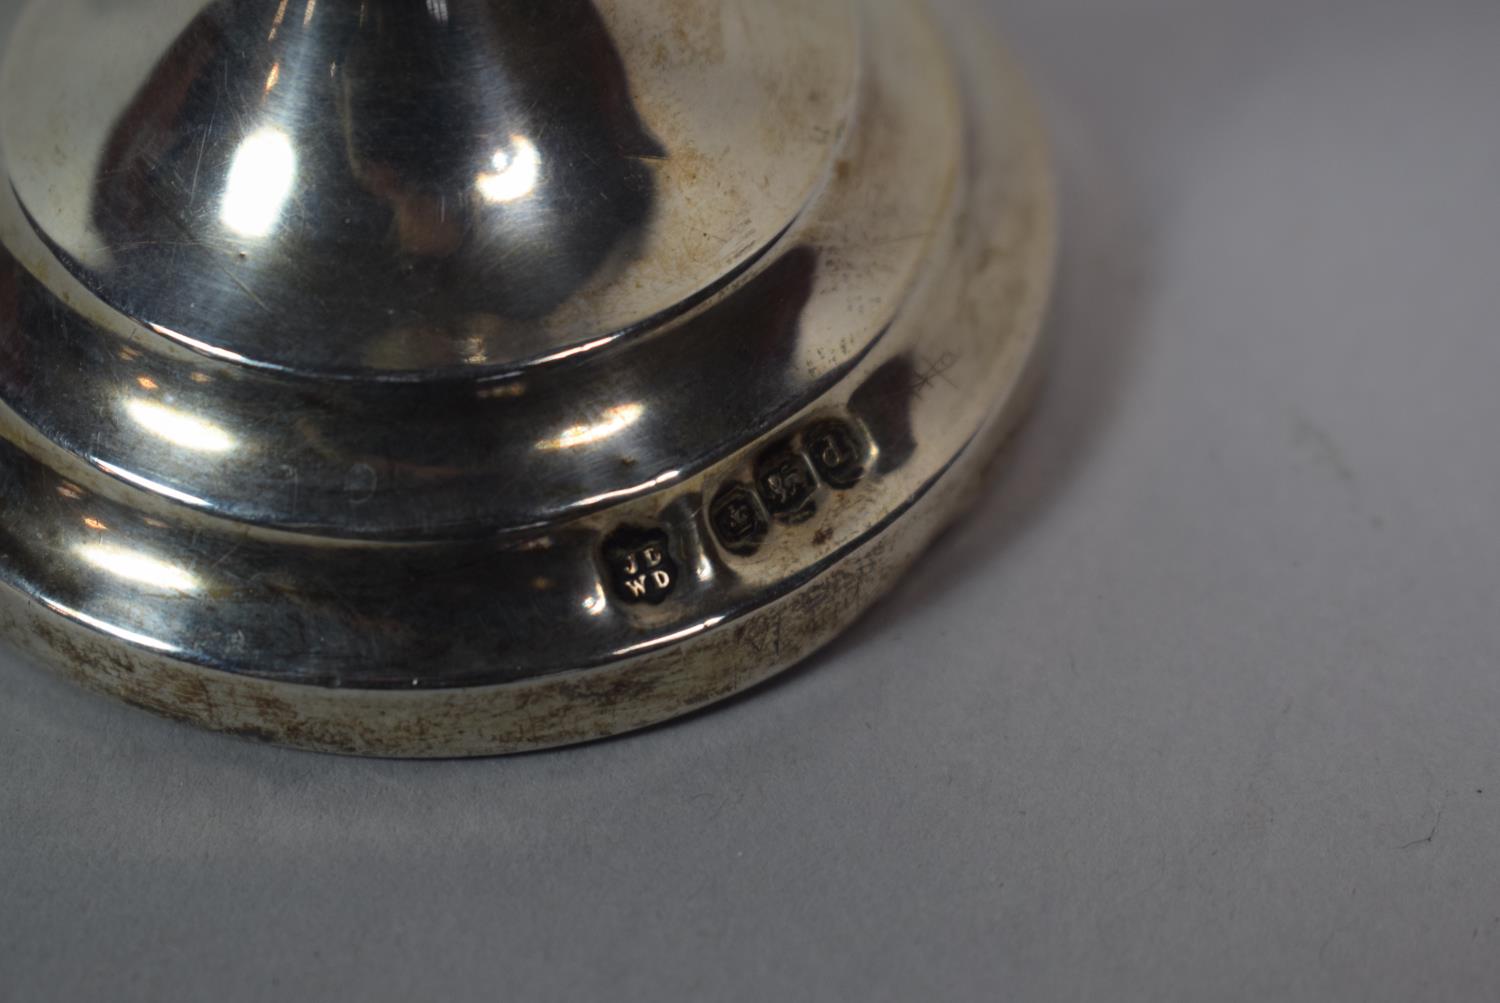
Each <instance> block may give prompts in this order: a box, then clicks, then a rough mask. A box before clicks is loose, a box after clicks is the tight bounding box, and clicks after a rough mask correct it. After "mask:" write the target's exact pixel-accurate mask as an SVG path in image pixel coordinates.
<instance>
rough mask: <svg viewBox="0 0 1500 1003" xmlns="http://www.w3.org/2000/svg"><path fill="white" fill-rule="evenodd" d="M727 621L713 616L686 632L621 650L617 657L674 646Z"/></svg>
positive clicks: (668, 635) (617, 652)
mask: <svg viewBox="0 0 1500 1003" xmlns="http://www.w3.org/2000/svg"><path fill="white" fill-rule="evenodd" d="M727 619H729V618H728V617H727V616H711V617H709V618H708V619H707V620H704V621H703V622H702V623H695V624H693V625H692V626H691V627H688V628H687V629H686V630H679V631H677V632H676V633H675V634H666V635H663V636H662V637H654V638H652V639H651V640H649V641H642V642H641V643H640V644H632V645H630V646H629V647H625V648H620V649H619V650H617V651H616V652H615V655H616V656H622V655H634V654H637V653H639V652H642V651H649V650H651V649H652V648H660V647H661V646H662V645H665V644H673V643H675V642H677V641H685V640H687V639H688V638H690V637H693V636H695V635H698V634H701V633H703V632H704V631H705V630H712V629H713V628H714V627H717V626H718V625H719V624H721V623H723V622H724V621H725V620H727Z"/></svg>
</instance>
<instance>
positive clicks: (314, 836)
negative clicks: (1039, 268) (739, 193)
mask: <svg viewBox="0 0 1500 1003" xmlns="http://www.w3.org/2000/svg"><path fill="white" fill-rule="evenodd" d="M995 7H996V9H997V11H999V12H1000V13H1002V14H1003V15H1004V23H1005V25H1006V28H1007V31H1008V34H1009V35H1010V37H1011V40H1012V42H1013V43H1014V46H1015V48H1016V49H1017V50H1019V52H1020V53H1021V54H1022V55H1023V56H1024V58H1025V59H1026V61H1027V62H1028V63H1029V64H1030V67H1031V70H1032V72H1033V74H1034V76H1035V78H1036V81H1037V84H1038V87H1039V88H1040V90H1041V91H1042V92H1043V94H1044V96H1045V100H1046V103H1047V105H1048V108H1049V110H1050V112H1051V115H1052V118H1053V124H1054V128H1055V131H1056V135H1057V141H1058V147H1059V154H1060V158H1061V161H1062V170H1063V174H1064V188H1065V195H1066V199H1067V203H1066V208H1067V212H1068V223H1067V241H1068V249H1067V253H1066V261H1065V275H1064V279H1063V285H1062V289H1061V292H1060V298H1059V302H1058V307H1057V311H1056V316H1055V322H1054V326H1055V329H1056V330H1055V334H1056V336H1057V343H1058V349H1057V353H1056V356H1055V359H1054V368H1053V372H1052V379H1051V385H1050V387H1049V388H1048V391H1047V394H1046V396H1045V398H1044V400H1043V403H1042V405H1041V408H1040V410H1039V412H1038V413H1037V415H1036V417H1035V420H1034V421H1033V422H1032V423H1031V424H1030V425H1029V427H1028V428H1027V429H1026V431H1025V433H1024V435H1023V437H1022V438H1021V440H1020V441H1019V442H1018V444H1017V445H1016V446H1015V447H1014V448H1012V450H1011V451H1010V453H1009V455H1008V459H1007V462H1006V463H1005V465H1004V468H1003V470H1002V473H1001V474H1000V476H999V477H998V478H997V479H996V481H995V483H994V484H993V487H992V488H991V490H990V491H989V494H988V495H987V497H986V499H985V501H984V503H983V505H982V507H981V509H980V510H979V511H978V512H977V513H976V514H975V516H974V517H973V518H971V519H969V520H968V521H967V522H965V523H963V524H962V525H961V526H960V527H959V528H958V529H957V530H955V531H954V532H953V533H951V534H950V535H948V536H947V537H946V538H945V539H944V540H943V541H942V542H941V544H940V545H939V546H938V547H937V549H936V551H935V552H934V553H933V554H932V555H931V556H930V557H929V558H928V559H927V560H926V561H924V562H923V563H922V564H921V565H920V566H919V568H918V569H917V570H916V571H915V572H914V573H913V574H912V575H911V576H910V577H909V578H908V580H907V581H906V582H905V583H904V584H903V585H902V586H901V587H900V589H899V590H898V592H897V593H896V595H895V596H894V597H893V598H892V599H891V600H890V601H889V602H887V603H886V604H884V605H883V606H881V607H880V608H879V609H878V610H877V611H876V612H875V613H874V614H873V615H871V616H870V617H868V618H867V619H866V620H864V621H863V622H862V623H861V624H860V625H859V626H858V627H857V628H856V629H854V630H853V631H852V632H851V633H850V634H849V635H848V636H847V637H846V638H844V639H843V640H842V641H840V642H839V643H838V644H836V645H835V647H834V648H833V649H831V650H830V651H829V652H828V653H826V654H825V655H823V656H821V657H818V658H816V659H815V660H814V661H813V662H812V663H811V664H809V665H808V666H806V667H805V668H803V669H802V670H799V671H796V672H794V673H793V674H791V675H789V676H787V677H785V678H784V679H783V680H782V681H780V682H778V683H776V684H773V685H771V686H769V687H767V688H765V689H764V690H762V691H760V692H758V693H757V694H755V695H753V696H752V697H751V698H749V699H742V700H739V701H736V702H734V703H732V704H731V705H729V706H726V707H724V708H721V709H719V710H717V711H714V712H712V713H708V714H703V715H699V716H697V717H694V718H692V719H689V720H687V721H683V722H680V723H677V724H674V725H671V726H667V727H662V728H658V729H656V730H654V731H651V732H648V733H645V734H642V735H638V736H635V737H631V738H628V739H625V740H620V741H614V742H608V743H603V744H598V745H594V746H590V747H586V748H581V749H576V750H572V751H566V752H559V753H550V754H543V755H535V756H529V757H523V758H515V759H509V760H497V761H488V762H468V763H456V762H452V763H429V764H410V763H390V762H364V761H351V760H340V759H335V758H328V757H321V756H315V755H307V754H301V753H295V752H285V751H280V750H276V749H271V748H263V747H259V746H256V745H252V744H249V743H246V742H242V741H238V740H232V739H226V738H221V737H217V736H214V735H210V734H203V733H199V732H197V731H194V730H192V729H190V728H187V727H183V726H179V725H175V724H170V723H166V722H162V721H158V720H155V719H154V718H151V717H149V716H147V715H145V714H142V713H140V712H136V711H132V710H129V709H124V708H119V707H115V706H113V705H111V704H110V703H107V702H105V701H104V700H102V699H99V698H96V697H93V696H90V695H87V694H85V693H83V692H81V691H78V690H76V689H74V688H73V687H72V686H71V685H68V684H66V683H64V682H61V681H59V680H57V679H55V678H53V677H52V676H51V675H48V674H46V673H44V672H42V671H40V670H38V669H36V668H34V667H32V666H30V665H23V664H20V663H16V662H14V661H6V662H4V663H3V664H0V764H3V770H0V986H3V987H4V989H3V991H0V996H4V997H7V998H15V999H43V998H48V997H55V998H69V999H154V1000H164V999H190V998H192V999H210V998H213V999H235V1000H239V999H247V1000H249V999H265V1000H270V999H281V998H308V997H317V996H322V997H333V996H340V997H348V998H356V997H359V998H366V999H493V998H516V999H522V998H536V999H564V998H567V999H576V998H588V997H599V996H617V997H620V998H626V999H650V1000H660V999H667V998H687V997H693V998H720V999H774V998H787V999H811V998H841V999H877V1000H879V999H892V1000H896V999H930V998H946V999H962V998H968V999H978V998H995V997H998V996H1001V995H1003V996H1004V997H1005V998H1016V999H1126V1000H1130V999H1140V1000H1161V999H1184V1000H1188V999H1191V1000H1202V999H1253V998H1260V999H1265V998H1277V999H1350V1000H1354V999H1374V1000H1409V999H1414V998H1444V999H1485V998H1487V999H1494V998H1495V997H1496V996H1497V994H1500V731H1497V723H1500V608H1497V599H1500V595H1497V593H1500V533H1497V532H1496V531H1495V523H1496V516H1497V514H1500V445H1497V440H1496V435H1497V429H1500V392H1497V391H1500V336H1497V330H1496V327H1497V318H1500V108H1497V99H1500V4H1495V3H1492V2H1479V0H1476V2H1469V3H1465V2H1459V0H1425V2H1423V3H1394V2H1392V3H1378V2H1367V0H1342V2H1336V0H1328V2H1319V0H1297V2H1293V0H1281V2H1271V0H1262V2H1251V0H1238V2H1235V0H1131V2H1126V0H1092V2H1090V0H1002V2H1000V3H997V4H996V5H995Z"/></svg>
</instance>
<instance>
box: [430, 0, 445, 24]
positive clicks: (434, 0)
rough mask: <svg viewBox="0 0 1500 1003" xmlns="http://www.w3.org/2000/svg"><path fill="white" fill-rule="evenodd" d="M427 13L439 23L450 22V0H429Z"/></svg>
mask: <svg viewBox="0 0 1500 1003" xmlns="http://www.w3.org/2000/svg"><path fill="white" fill-rule="evenodd" d="M427 13H429V14H431V15H432V19H433V20H434V21H436V22H437V23H438V24H447V23H448V0H427Z"/></svg>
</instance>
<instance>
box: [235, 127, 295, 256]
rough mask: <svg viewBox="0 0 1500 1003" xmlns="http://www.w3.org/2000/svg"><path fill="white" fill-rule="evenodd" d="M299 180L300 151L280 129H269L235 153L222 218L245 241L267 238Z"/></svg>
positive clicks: (254, 135)
mask: <svg viewBox="0 0 1500 1003" xmlns="http://www.w3.org/2000/svg"><path fill="white" fill-rule="evenodd" d="M296 178H297V151H296V150H295V149H293V148H292V140H291V138H290V137H289V136H287V134H286V133H284V132H282V131H281V130H280V129H276V128H272V127H269V126H267V127H266V128H263V129H257V130H256V131H255V132H252V133H251V134H250V135H248V136H246V137H245V139H244V141H243V142H242V143H240V148H239V149H238V150H236V151H235V154H234V163H233V164H232V165H231V166H230V168H229V177H228V179H227V180H226V182H225V186H224V201H223V204H222V206H221V208H220V210H219V216H220V218H221V219H222V220H223V221H224V225H225V226H227V227H229V229H231V230H233V231H234V232H236V233H238V234H240V235H241V236H245V237H265V236H268V235H269V234H270V233H271V231H272V230H274V229H275V228H276V223H277V221H278V220H280V219H281V211H282V209H283V208H284V207H285V206H286V201H287V199H288V198H289V197H290V196H291V194H292V184H293V182H294V181H296Z"/></svg>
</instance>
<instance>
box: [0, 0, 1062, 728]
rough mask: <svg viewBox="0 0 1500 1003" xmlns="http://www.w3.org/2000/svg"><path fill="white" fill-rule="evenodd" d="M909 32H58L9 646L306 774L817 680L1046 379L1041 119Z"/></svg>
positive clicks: (2, 359)
mask: <svg viewBox="0 0 1500 1003" xmlns="http://www.w3.org/2000/svg"><path fill="white" fill-rule="evenodd" d="M975 27H976V26H974V25H973V24H972V23H971V22H970V21H969V20H968V19H967V18H966V15H965V12H964V10H963V9H962V8H961V7H958V8H955V7H953V6H951V5H947V6H940V7H939V8H938V10H936V11H933V10H931V9H929V8H928V7H927V6H926V5H925V4H924V3H921V2H917V0H764V2H758V3H756V4H740V5H722V4H720V3H718V2H716V0H596V2H589V0H424V2H416V0H362V2H361V0H218V2H213V3H204V2H202V0H122V2H117V3H113V4H107V5H101V4H99V3H97V2H95V0H49V2H45V3H43V2H37V3H33V4H31V5H30V6H29V7H28V8H27V9H26V11H25V13H24V14H23V15H22V16H21V19H20V21H19V22H18V23H17V25H16V27H15V29H14V30H13V31H12V32H11V36H10V37H11V41H10V45H9V47H8V50H7V51H6V53H5V54H4V59H3V63H0V168H3V172H4V176H5V177H6V178H7V179H8V181H9V184H8V185H7V186H6V188H5V191H4V192H3V193H0V402H3V407H0V509H3V511H0V626H3V627H4V628H5V631H6V634H7V636H9V637H10V638H12V639H13V640H15V641H17V642H18V643H20V644H22V645H23V646H26V647H29V648H31V649H33V650H36V651H38V652H39V653H41V654H42V655H43V656H44V657H47V658H49V659H50V660H52V661H54V662H56V663H58V664H60V665H61V666H62V667H64V668H65V669H67V670H69V671H71V672H73V673H74V674H76V675H78V676H79V677H80V678H83V679H84V680H85V681H87V682H90V683H91V684H93V685H96V686H98V687H100V688H102V689H105V690H107V691H109V692H113V693H116V694H117V695H120V696H123V697H125V698H126V699H129V700H132V701H133V702H136V703H140V704H143V705H146V706H149V707H152V708H153V709H157V710H160V711H163V712H166V713H171V714H175V715H178V716H182V717H187V718H190V719H192V720H196V721H199V722H201V723H205V724H209V725H211V726H214V727H219V728H224V729H226V730H233V731H240V732H244V733H249V734H255V735H259V736H262V737H267V738H271V739H274V740H278V741H285V742H290V743H293V744H299V745H303V746H307V747H312V748H321V749H329V750H335V751H349V752H369V753H379V754H397V755H449V754H472V753H484V752H496V751H510V750H515V749H523V748H532V747H539V746H545V745H553V744H559V743H563V742H569V741H577V740H582V739H587V738H592V737H597V736H599V735H603V734H610V733H614V732H618V731H622V730H626V729H629V728H633V727H638V726H641V725H643V724H647V723H650V722H652V721H655V720H660V719H662V718H665V717H669V716H671V715H673V714H676V713H681V712H682V711H685V710H688V709H691V708H693V707H696V706H700V705H702V704H705V703H708V702H711V701H712V700H714V699H717V698H720V697H723V696H726V695H728V694H729V693H732V692H735V691H737V690H739V689H742V688H744V687H745V686H748V685H751V684H752V683H754V682H755V681H757V680H759V679H761V678H764V677H765V676H766V675H769V674H770V673H772V672H774V671H776V670H777V669H780V668H783V667H785V666H786V665H788V664H790V663H791V662H794V661H796V660H797V659H798V658H800V657H802V656H804V655H805V654H807V653H808V652H809V651H811V650H813V649H814V648H815V647H816V646H817V645H819V644H821V643H822V642H823V641H826V640H827V639H828V638H829V637H831V636H832V635H833V634H834V633H836V632H837V630H839V629H840V628H842V627H843V626H844V625H846V624H847V623H848V621H849V620H850V619H852V618H853V617H854V616H855V615H857V614H858V613H859V612H860V611H861V610H862V609H864V608H865V607H866V606H867V605H868V604H869V603H870V602H872V601H873V600H874V599H875V598H876V597H878V595H879V594H880V592H881V591H882V590H883V588H884V587H886V586H888V585H889V584H890V582H891V580H892V578H893V576H895V575H896V574H898V573H899V571H900V569H901V568H903V567H904V566H905V565H906V563H907V562H908V561H909V560H911V559H912V558H913V557H914V556H915V554H916V553H917V552H918V551H919V550H920V549H921V547H922V546H923V544H925V542H926V541H927V540H928V539H930V537H931V536H932V534H933V533H935V532H936V531H937V530H938V529H939V528H940V527H941V526H942V525H943V523H944V522H945V521H946V520H947V519H948V518H949V517H950V516H951V514H952V512H953V511H954V510H955V509H956V508H957V507H958V506H959V505H960V504H961V502H962V498H963V497H964V495H965V493H966V491H967V490H968V488H969V487H970V485H971V483H972V481H973V479H974V478H975V477H976V476H977V475H978V472H979V470H980V469H981V468H982V464H983V460H984V458H985V457H986V456H987V455H988V454H989V453H990V452H991V451H992V450H993V446H994V445H995V443H996V442H998V440H999V438H1000V437H1001V436H1002V435H1003V434H1004V432H1005V431H1006V430H1007V429H1008V428H1009V427H1010V425H1011V424H1012V422H1013V420H1014V419H1015V417H1016V416H1017V414H1018V413H1019V410H1020V408H1021V406H1022V405H1023V404H1024V400H1025V391H1026V389H1027V387H1028V386H1029V383H1030V377H1031V375H1032V370H1033V363H1034V357H1035V349H1036V345H1037V341H1038V335H1039V329H1040V318H1041V312H1042V308H1043V305H1044V302H1045V298H1046V293H1047V288H1048V285H1049V283H1050V275H1051V267H1052V259H1053V251H1054V248H1053V243H1054V219H1053V205H1052V194H1051V186H1050V180H1049V177H1048V173H1047V164H1046V157H1045V150H1044V145H1043V143H1042V142H1041V140H1040V136H1039V130H1038V127H1037V124H1036V123H1035V121H1034V120H1033V118H1032V115H1031V111H1030V107H1029V105H1028V104H1027V102H1026V100H1025V96H1024V94H1023V89H1022V87H1021V85H1020V83H1019V81H1018V79H1017V78H1016V77H1015V75H1014V73H1013V72H1012V71H1011V69H1010V68H1009V66H1008V64H1007V63H1006V62H1005V61H1004V60H1003V59H1002V58H1001V57H1000V55H999V53H998V51H997V50H996V48H995V47H994V46H993V44H992V43H991V42H990V41H989V40H988V38H987V36H986V35H985V34H984V32H983V31H982V30H974V29H975Z"/></svg>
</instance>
